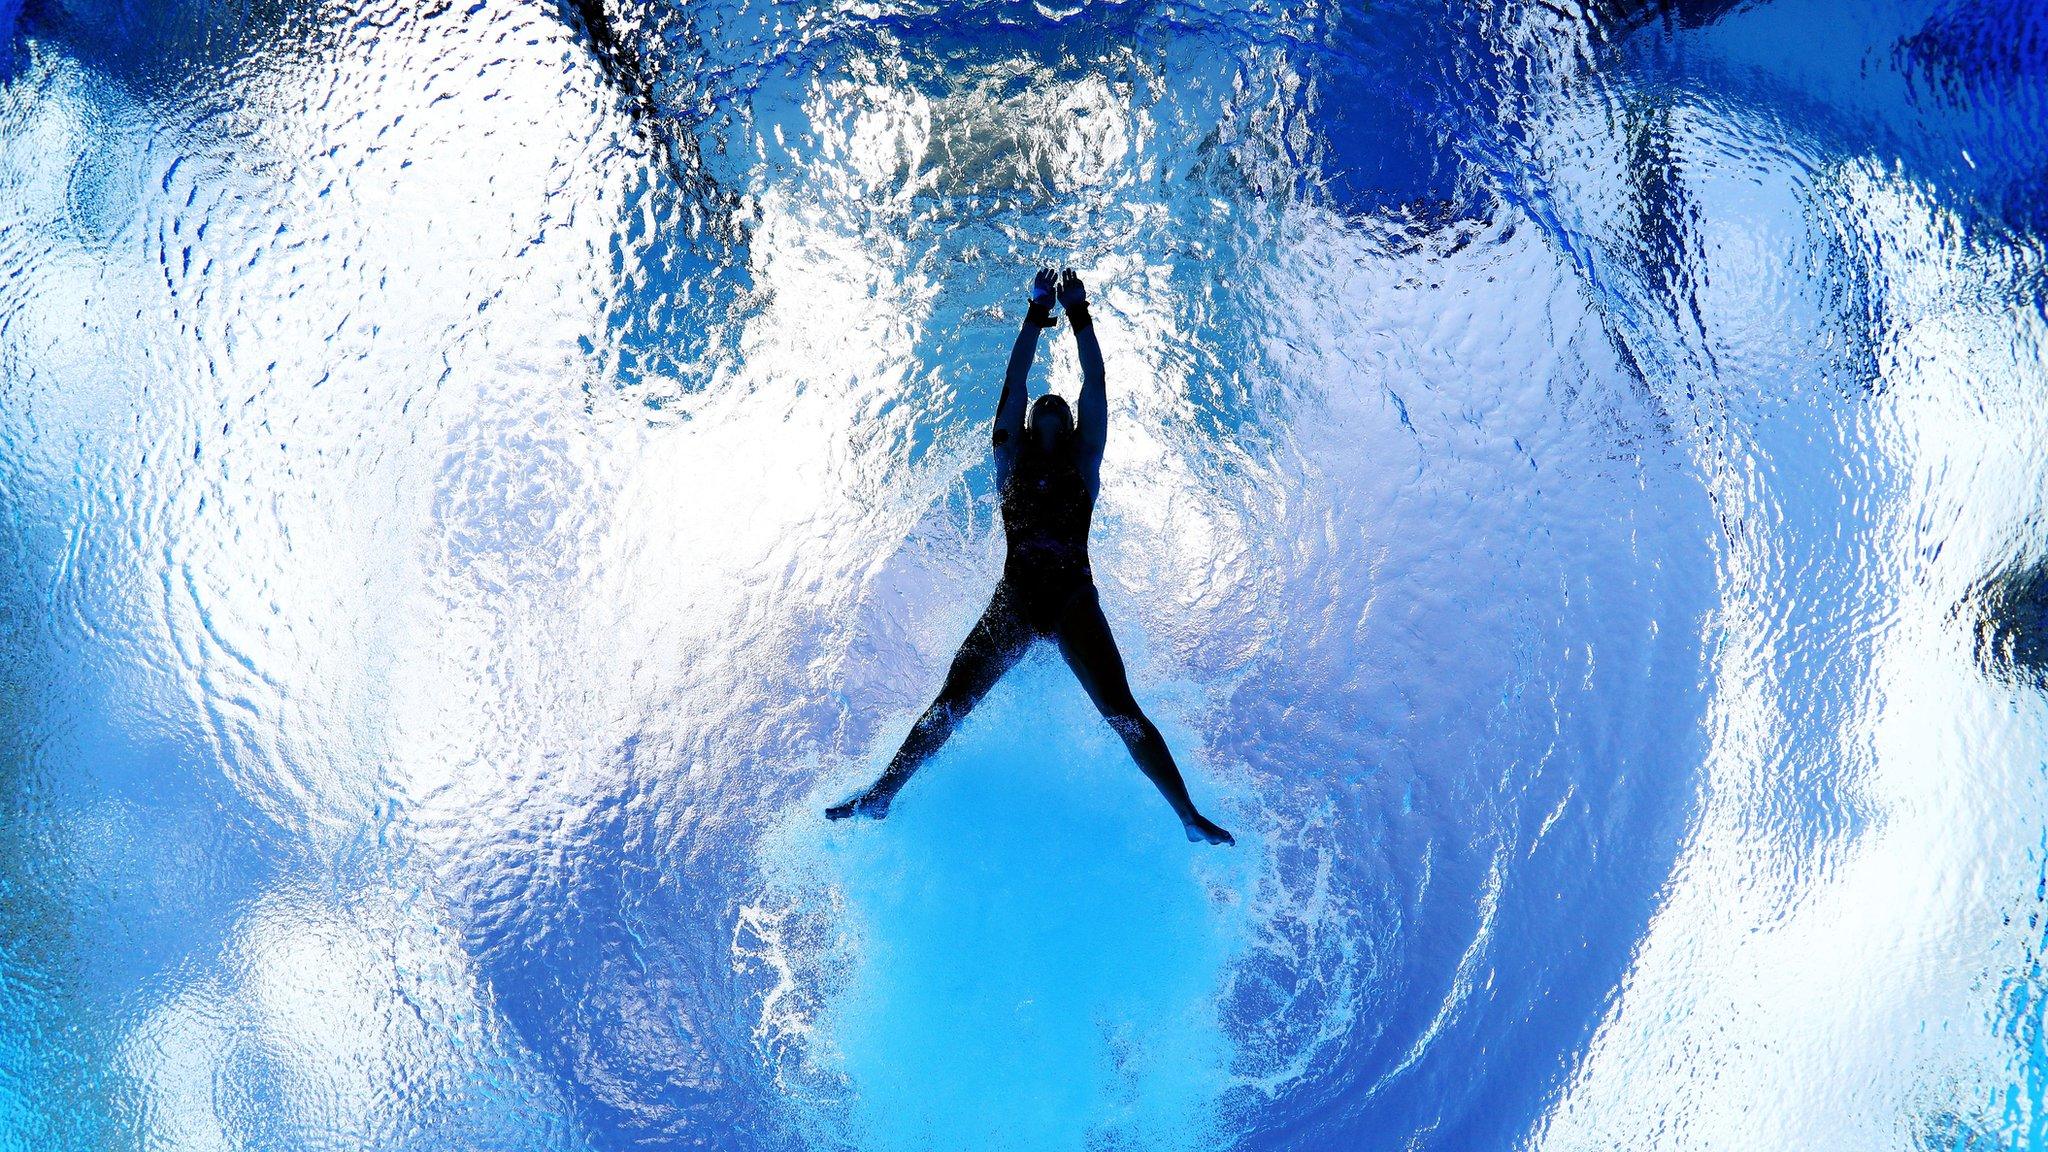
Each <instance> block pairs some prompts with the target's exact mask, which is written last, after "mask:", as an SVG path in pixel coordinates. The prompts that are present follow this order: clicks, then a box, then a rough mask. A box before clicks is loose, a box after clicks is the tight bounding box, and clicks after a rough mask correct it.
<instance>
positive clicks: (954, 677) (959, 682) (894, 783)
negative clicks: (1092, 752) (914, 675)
mask: <svg viewBox="0 0 2048 1152" xmlns="http://www.w3.org/2000/svg"><path fill="white" fill-rule="evenodd" d="M1032 635H1033V634H1032V632H1031V629H1030V628H1029V627H1028V626H1027V625H1026V624H1025V623H1024V621H1023V619H1022V618H1021V617H1019V616H1018V615H1017V613H1016V610H1015V609H1014V608H1013V607H1012V606H1011V602H1010V597H1009V593H1008V589H1007V588H1004V587H1002V586H1000V585H998V586H997V588H996V594H995V596H994V597H993V598H992V599H990V600H989V603H988V607H987V608H986V609H985V610H983V612H982V614H981V619H980V620H977V621H976V622H975V624H974V630H973V631H971V632H969V633H968V634H967V639H966V640H965V641H963V642H962V643H961V645H960V651H958V652H956V653H954V655H953V666H952V667H951V668H950V669H948V670H947V672H946V683H945V685H944V686H943V687H941V688H940V689H939V695H938V698H937V699H935V700H933V701H932V702H931V705H930V706H929V707H927V708H926V709H925V710H924V715H922V716H919V717H918V718H917V723H915V724H913V725H911V726H910V735H908V736H906V737H904V738H903V746H902V747H900V748H898V749H896V755H895V756H894V757H893V758H891V759H890V761H889V767H888V768H886V769H884V770H883V772H882V775H881V778H880V779H878V780H876V781H875V782H874V783H873V784H872V785H870V786H869V787H868V790H867V791H865V792H862V793H861V794H860V795H858V796H856V797H854V798H853V799H851V800H848V801H847V802H845V803H844V804H834V805H833V806H832V807H830V808H827V809H825V815H826V816H828V817H830V818H831V819H834V820H844V819H846V818H847V817H848V816H870V817H873V818H874V819H877V820H880V819H881V818H882V817H884V816H887V815H888V814H889V802H890V801H891V800H894V799H895V798H896V793H897V791H898V790H899V789H901V788H902V787H903V785H904V784H906V783H908V782H909V780H910V777H911V775H912V774H913V773H915V772H916V771H917V770H918V769H919V768H920V767H922V766H923V765H924V762H925V761H926V760H929V759H931V757H932V754H933V753H935V752H937V751H938V750H939V748H940V747H941V746H942V745H944V744H945V743H946V738H947V737H948V736H951V735H952V734H953V729H955V728H957V727H959V725H960V721H962V720H964V719H966V718H967V714H968V713H969V712H971V711H973V709H974V706H975V705H976V704H978V703H980V702H981V698H982V697H983V696H985V695H987V694H988V690H989V689H990V688H993V687H995V683H996V681H998V680H1000V679H1002V678H1003V673H1005V672H1008V671H1009V670H1010V667H1011V666H1012V665H1014V664H1016V663H1017V658H1018V657H1019V656H1022V655H1023V654H1024V650H1025V649H1026V648H1029V647H1030V646H1031V640H1032Z"/></svg>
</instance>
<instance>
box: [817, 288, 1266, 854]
mask: <svg viewBox="0 0 2048 1152" xmlns="http://www.w3.org/2000/svg"><path fill="white" fill-rule="evenodd" d="M1055 297H1057V299H1058V301H1059V303H1060V306H1061V307H1062V308H1063V309H1064V310H1065V311H1066V314H1067V320H1068V322H1069V324H1070V326H1071V327H1072V328H1073V329H1074V343H1075V345H1076V347H1077V349H1078V350H1079V352H1080V354H1081V413H1080V420H1079V422H1078V423H1077V422H1076V421H1075V420H1074V418H1073V416H1072V415H1070V414H1069V412H1068V410H1067V403H1066V401H1064V400H1062V399H1060V398H1059V397H1058V396H1054V395H1052V394H1050V393H1048V394H1046V395H1044V396H1040V397H1039V398H1038V399H1037V400H1036V401H1035V402H1034V403H1032V405H1031V418H1030V422H1029V423H1028V424H1027V423H1026V422H1025V416H1024V400H1025V396H1026V394H1027V390H1028V383H1029V376H1030V374H1031V361H1032V359H1033V358H1034V357H1035V356H1037V354H1038V334H1039V332H1040V331H1042V330H1043V329H1046V328H1049V327H1051V326H1052V325H1053V323H1054V320H1053V318H1052V306H1053V301H1054V299H1055ZM1108 436H1109V394H1108V391H1107V387H1106V384H1105V382H1104V379H1103V371H1102V346H1101V345H1100V344H1099V343H1097V342H1096V338H1095V328H1094V324H1093V322H1092V321H1091V320H1090V318H1089V316H1088V290H1087V288H1086V287H1085V286H1084V285H1083V284H1082V283H1081V278H1080V277H1079V276H1076V275H1075V274H1074V270H1073V269H1071V268H1069V269H1067V270H1066V271H1065V272H1063V273H1061V274H1060V275H1059V276H1057V277H1055V276H1054V275H1053V271H1052V269H1050V268H1042V269H1040V270H1039V272H1038V274H1037V275H1036V276H1035V277H1033V278H1032V281H1031V303H1030V307H1029V309H1028V310H1027V311H1026V313H1025V317H1024V327H1023V329H1022V330H1021V331H1019V332H1018V333H1017V343H1016V344H1015V345H1014V346H1013V347H1012V348H1011V349H1010V365H1009V370H1008V371H1007V372H1006V373H1005V374H1004V376H1003V394H1002V398H1001V399H1000V400H999V401H997V403H996V421H995V432H994V450H995V460H996V485H997V487H998V489H1000V491H1001V492H1002V509H1003V533H1004V535H1005V536H1007V537H1008V538H1009V555H1008V557H1007V558H1006V559H1005V561H1004V563H1003V578H1002V580H1001V581H999V582H998V583H997V584H996V590H995V595H994V596H993V597H991V598H990V600H989V604H988V608H987V609H986V610H984V611H983V612H982V614H981V619H980V620H979V621H977V622H976V623H975V625H974V630H973V631H971V632H969V633H968V634H967V639H966V640H965V641H964V642H963V643H962V644H961V645H960V651H959V652H958V653H956V654H955V655H954V657H953V666H952V668H951V669H949V670H948V671H947V672H946V682H945V685H944V687H942V688H940V689H939V695H938V698H937V699H935V700H933V701H932V703H931V706H930V707H928V708H926V709H925V710H924V715H922V716H919V717H918V718H917V723H916V724H914V725H912V726H911V729H910V735H909V736H907V737H905V738H904V740H903V746H902V747H900V748H898V749H897V750H896V755H895V757H894V758H892V759H891V760H890V761H889V767H888V768H887V769H886V770H885V771H883V773H882V775H881V778H880V779H878V780H876V781H875V782H874V783H873V784H872V785H870V786H869V787H868V789H867V791H865V792H862V793H861V794H860V795H858V796H856V797H854V798H853V799H851V800H848V801H847V802H845V803H844V804H836V805H834V806H832V807H830V808H827V809H826V810H825V815H826V816H828V817H830V818H831V819H834V820H844V819H846V818H847V817H849V816H867V817H871V818H873V819H877V820H879V819H881V818H882V817H884V816H887V815H888V814H889V803H890V801H892V800H894V799H895V798H896V793H897V792H898V791H900V790H901V789H902V787H903V785H904V784H905V783H907V782H908V781H909V780H910V777H911V776H912V774H914V773H915V772H916V771H917V770H918V768H920V767H922V766H923V764H924V762H925V761H926V760H929V759H930V758H931V757H932V755H933V754H934V753H936V752H937V751H938V750H939V748H940V746H942V745H944V744H945V742H946V738H947V737H949V736H951V735H952V734H953V729H955V728H957V727H959V725H960V722H961V721H962V720H964V719H966V717H967V714H968V713H969V712H971V711H973V709H974V706H975V705H976V704H978V703H980V702H981V698H982V697H983V696H984V695H986V694H987V693H988V690H989V689H990V688H992V687H994V686H995V683H996V681H997V680H1000V679H1002V676H1003V673H1005V672H1008V671H1009V670H1010V668H1011V666H1012V665H1014V664H1016V663H1017V660H1018V658H1019V657H1021V656H1023V655H1024V653H1025V651H1026V650H1027V649H1029V648H1030V647H1031V646H1032V645H1033V644H1035V643H1037V642H1038V641H1039V640H1052V641H1055V642H1057V643H1058V644H1059V646H1060V655H1061V656H1064V657H1065V658H1066V661H1067V667H1069V668H1071V669H1073V671H1074V675H1075V677H1076V678H1078V679H1079V680H1080V681H1081V687H1082V688H1084V689H1086V690H1087V693H1088V698H1089V699H1090V700H1093V701H1094V702H1095V708H1096V710H1097V711H1099V712H1101V713H1102V716H1103V719H1105V720H1108V721H1109V726H1110V727H1111V728H1113V729H1115V730H1116V734H1117V735H1118V736H1120V737H1122V738H1123V742H1124V746H1125V747H1126V748H1129V749H1130V752H1131V758H1132V759H1134V760H1136V761H1137V762H1138V767H1139V768H1141V769H1143V770H1144V773H1145V775H1146V776H1147V777H1148V778H1149V779H1150V780H1151V781H1152V783H1153V784H1154V785H1155V786H1156V787H1157V788H1158V789H1159V792H1160V794H1161V795H1163V796H1165V797H1166V802H1167V803H1168V804H1171V805H1173V812H1174V815H1176V816H1178V817H1180V822H1181V826H1182V827H1183V828H1184V829H1185V830H1186V831H1187V835H1188V839H1189V840H1206V841H1208V842H1209V843H1211V844H1235V843H1236V842H1237V841H1236V839H1235V838H1233V837H1232V836H1231V835H1230V833H1228V832H1226V831H1224V830H1223V829H1222V828H1220V827H1218V826H1217V825H1216V824H1215V823H1214V822H1212V821H1211V820H1209V818H1208V817H1206V816H1203V815H1202V814H1201V813H1200V812H1198V811H1196V810H1195V802H1194V801H1193V800H1191V799H1189V798H1188V788H1187V784H1186V783H1185V782H1183V781H1182V780H1181V777H1180V769H1179V768H1177V767H1175V766H1174V763H1173V753H1172V752H1170V751H1168V750H1167V747H1166V740H1165V739H1164V738H1163V737H1161V736H1160V735H1159V729H1157V728H1155V727H1153V725H1152V721H1151V720H1149V719H1147V718H1146V716H1145V713H1144V711H1143V710H1141V709H1140V708H1139V707H1138V702H1137V700H1135V699H1134V698H1132V696H1131V686H1130V683H1129V682H1128V681H1127V680H1126V679H1125V677H1124V659H1123V655H1122V654H1121V653H1119V652H1118V651H1117V647H1116V637H1114V636H1112V635H1111V634H1110V631H1109V622H1108V621H1107V620H1105V619H1103V616H1102V605H1101V604H1100V603H1099V602H1098V601H1097V599H1096V595H1095V574H1094V572H1093V570H1091V569H1090V568H1089V566H1088V525H1089V521H1090V520H1091V519H1092V518H1093V516H1094V514H1095V497H1096V494H1097V493H1098V492H1099V491H1100V490H1101V487H1102V448H1103V445H1104V444H1105V443H1106V442H1107V440H1108Z"/></svg>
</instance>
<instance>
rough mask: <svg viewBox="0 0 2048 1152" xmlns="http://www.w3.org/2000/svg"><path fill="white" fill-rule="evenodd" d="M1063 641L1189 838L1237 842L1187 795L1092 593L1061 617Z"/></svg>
mask: <svg viewBox="0 0 2048 1152" xmlns="http://www.w3.org/2000/svg"><path fill="white" fill-rule="evenodd" d="M1059 642H1060V655H1062V656H1065V657H1066V658H1067V667H1069V668H1072V669H1073V670H1074V675H1075V676H1076V677H1078V678H1079V679H1080V681H1081V687H1082V688H1084V689H1086V690H1087V692H1088V698H1089V699H1090V700H1093V701H1095V709H1096V711H1098V712H1100V713H1102V718H1103V719H1105V720H1107V721H1109V726H1110V727H1111V728H1114V729H1116V734H1117V735H1118V736H1121V737H1123V741H1124V747H1126V748H1129V749H1130V750H1131V759H1133V760H1136V761H1137V762H1138V767H1139V768H1140V769H1142V770H1143V771H1144V773H1145V775H1146V777H1147V778H1149V779H1150V780H1151V781H1152V784H1153V786H1154V787H1156V788H1158V789H1159V793H1160V795H1162V796H1164V797H1166V802H1167V803H1168V804H1171V805H1173V814H1174V815H1176V816H1178V817H1180V822H1181V827H1182V828H1184V829H1185V830H1186V831H1187V834H1188V839H1189V840H1207V841H1208V842H1209V843H1211V844H1235V843H1237V840H1236V838H1235V837H1233V836H1231V834H1230V833H1228V832H1226V831H1224V830H1223V829H1222V828H1220V827H1218V826H1217V825H1216V824H1215V823H1214V822H1213V821H1211V820H1210V819H1209V818H1208V817H1206V816H1204V815H1202V814H1201V813H1200V812H1198V811H1196V810H1195V802H1194V801H1193V800H1191V799H1189V797H1188V786H1187V783H1186V781H1184V780H1182V779H1181V778H1180V769H1179V768H1178V767H1176V766H1175V765H1174V763H1173V753H1172V752H1171V751H1169V750H1168V749H1167V747H1166V739H1165V737H1163V736H1161V735H1160V734H1159V729H1158V728H1155V727H1153V725H1152V721H1151V720H1150V719H1149V718H1147V717H1146V715H1145V713H1144V711H1143V710H1142V709H1140V708H1139V707H1138V702H1137V700H1136V699H1134V698H1133V697H1132V696H1131V685H1130V681H1129V680H1128V679H1127V678H1125V676H1124V658H1123V654H1122V653H1120V652H1118V651H1117V649H1116V637H1115V636H1113V635H1112V634H1111V633H1110V631H1109V621H1107V620H1105V619H1103V616H1102V605H1101V604H1100V603H1099V602H1097V600H1096V598H1095V593H1094V591H1093V590H1092V589H1091V590H1088V591H1085V592H1082V593H1081V594H1079V595H1077V596H1075V597H1074V599H1073V602H1072V603H1070V604H1068V605H1067V609H1066V613H1065V614H1064V615H1063V616H1061V618H1060V626H1059Z"/></svg>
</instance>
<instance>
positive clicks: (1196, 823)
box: [1185, 816, 1237, 844]
mask: <svg viewBox="0 0 2048 1152" xmlns="http://www.w3.org/2000/svg"><path fill="white" fill-rule="evenodd" d="M1185 827H1186V828H1187V833H1188V843H1190V844H1194V843H1197V842H1199V841H1203V840H1206V841H1208V842H1209V843H1211V844H1236V843H1237V837H1235V836H1232V835H1231V834H1230V833H1228V832H1226V831H1224V830H1223V828H1222V826H1221V825H1219V824H1217V823H1216V822H1215V821H1214V820H1211V819H1209V818H1208V817H1207V816H1197V817H1195V818H1194V819H1193V820H1190V821H1188V823H1187V824H1186V825H1185Z"/></svg>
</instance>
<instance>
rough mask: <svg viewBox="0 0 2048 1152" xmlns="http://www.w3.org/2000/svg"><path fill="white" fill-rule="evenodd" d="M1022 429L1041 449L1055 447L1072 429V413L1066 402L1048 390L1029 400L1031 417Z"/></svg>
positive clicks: (1064, 439)
mask: <svg viewBox="0 0 2048 1152" xmlns="http://www.w3.org/2000/svg"><path fill="white" fill-rule="evenodd" d="M1024 429H1025V431H1026V432H1028V433H1030V435H1031V439H1032V441H1033V443H1034V444H1035V445H1036V446H1037V447H1039V448H1041V449H1051V448H1057V447H1059V446H1060V445H1061V444H1063V443H1065V442H1066V439H1067V437H1068V436H1070V435H1072V434H1073V431H1074V414H1073V413H1072V412H1069V411H1068V410H1067V402H1066V401H1065V400H1062V399H1060V398H1059V397H1057V396H1055V395H1053V394H1052V393H1050V392H1048V393H1046V394H1045V395H1043V396H1040V397H1039V398H1038V399H1036V400H1033V401H1032V402H1031V419H1030V420H1029V421H1028V422H1026V423H1025V425H1024Z"/></svg>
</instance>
